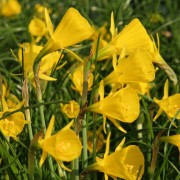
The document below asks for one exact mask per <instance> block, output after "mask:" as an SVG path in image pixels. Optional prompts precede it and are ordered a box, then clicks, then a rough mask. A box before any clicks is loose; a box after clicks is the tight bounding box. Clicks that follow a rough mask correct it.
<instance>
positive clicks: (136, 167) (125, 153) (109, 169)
mask: <svg viewBox="0 0 180 180" xmlns="http://www.w3.org/2000/svg"><path fill="white" fill-rule="evenodd" d="M124 140H125V139H123V141H122V142H121V143H120V144H119V145H118V146H117V148H116V150H115V152H113V153H111V154H110V155H108V154H109V147H110V133H109V135H108V138H107V143H106V151H105V153H104V158H103V159H101V158H99V157H96V161H97V162H96V163H94V164H92V165H90V166H89V167H88V168H87V169H85V170H87V171H88V170H96V171H100V172H103V173H104V175H105V180H108V176H110V177H111V178H113V179H116V178H117V177H118V178H122V179H126V180H136V179H137V180H139V179H141V178H142V175H143V173H144V156H143V154H142V152H141V151H140V149H139V147H138V146H135V145H129V146H127V147H125V148H122V147H123V144H124Z"/></svg>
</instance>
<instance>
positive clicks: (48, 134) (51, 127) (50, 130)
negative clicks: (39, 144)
mask: <svg viewBox="0 0 180 180" xmlns="http://www.w3.org/2000/svg"><path fill="white" fill-rule="evenodd" d="M54 122H55V116H54V115H52V116H51V119H50V122H49V125H48V128H47V130H46V134H45V139H46V138H49V137H51V133H52V131H53V128H54Z"/></svg>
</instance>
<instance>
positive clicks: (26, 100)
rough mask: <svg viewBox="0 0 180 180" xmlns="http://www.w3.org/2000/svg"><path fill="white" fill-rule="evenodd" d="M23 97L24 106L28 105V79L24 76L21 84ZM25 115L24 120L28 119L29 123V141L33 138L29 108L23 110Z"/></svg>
mask: <svg viewBox="0 0 180 180" xmlns="http://www.w3.org/2000/svg"><path fill="white" fill-rule="evenodd" d="M22 94H23V98H24V99H25V103H24V107H25V108H26V107H29V91H28V79H27V78H26V79H25V80H24V84H23V92H22ZM25 116H26V120H28V121H30V123H28V132H29V139H30V141H31V140H32V139H33V131H32V126H31V116H30V110H29V109H26V110H25Z"/></svg>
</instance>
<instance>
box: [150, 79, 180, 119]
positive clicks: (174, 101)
mask: <svg viewBox="0 0 180 180" xmlns="http://www.w3.org/2000/svg"><path fill="white" fill-rule="evenodd" d="M168 88H169V82H168V80H166V82H165V85H164V96H163V98H162V99H161V100H158V99H157V98H155V97H154V98H153V100H154V102H155V103H156V104H158V106H159V110H158V112H157V114H156V116H155V117H154V119H153V120H154V121H155V120H156V119H158V117H159V116H160V115H161V114H162V113H163V111H164V112H165V113H166V114H167V116H168V118H169V119H170V120H171V119H172V118H174V117H175V116H176V113H177V112H178V110H179V109H180V94H174V95H171V96H168ZM176 119H178V120H180V113H179V114H178V115H177V116H176Z"/></svg>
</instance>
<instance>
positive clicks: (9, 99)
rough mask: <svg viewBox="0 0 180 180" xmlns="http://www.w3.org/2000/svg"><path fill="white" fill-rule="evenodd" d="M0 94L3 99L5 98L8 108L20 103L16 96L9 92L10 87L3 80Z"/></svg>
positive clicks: (14, 107)
mask: <svg viewBox="0 0 180 180" xmlns="http://www.w3.org/2000/svg"><path fill="white" fill-rule="evenodd" d="M2 95H3V97H4V99H6V103H7V106H8V108H9V109H16V107H17V106H18V105H20V104H21V103H22V102H21V101H20V100H19V99H18V97H17V96H15V95H14V94H12V93H11V91H10V87H8V85H7V82H6V81H5V80H3V84H2Z"/></svg>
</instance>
